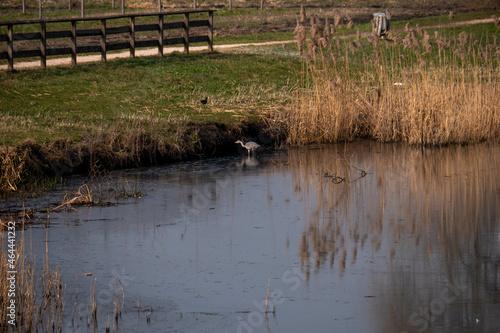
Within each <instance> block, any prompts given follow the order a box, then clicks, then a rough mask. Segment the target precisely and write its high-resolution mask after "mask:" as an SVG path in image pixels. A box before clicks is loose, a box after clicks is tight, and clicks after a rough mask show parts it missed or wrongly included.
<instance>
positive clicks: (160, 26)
mask: <svg viewBox="0 0 500 333" xmlns="http://www.w3.org/2000/svg"><path fill="white" fill-rule="evenodd" d="M158 55H159V56H160V57H163V15H158Z"/></svg>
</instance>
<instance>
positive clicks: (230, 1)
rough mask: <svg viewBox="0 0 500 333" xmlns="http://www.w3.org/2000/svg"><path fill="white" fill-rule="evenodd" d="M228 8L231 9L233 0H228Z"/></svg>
mask: <svg viewBox="0 0 500 333" xmlns="http://www.w3.org/2000/svg"><path fill="white" fill-rule="evenodd" d="M229 10H233V0H229Z"/></svg>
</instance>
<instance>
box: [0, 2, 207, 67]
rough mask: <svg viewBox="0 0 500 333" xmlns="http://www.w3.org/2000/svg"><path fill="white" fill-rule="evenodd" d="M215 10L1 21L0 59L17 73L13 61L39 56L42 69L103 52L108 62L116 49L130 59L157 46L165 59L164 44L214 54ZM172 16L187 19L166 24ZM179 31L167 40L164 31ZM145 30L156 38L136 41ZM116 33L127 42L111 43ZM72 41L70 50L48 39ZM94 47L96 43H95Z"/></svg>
mask: <svg viewBox="0 0 500 333" xmlns="http://www.w3.org/2000/svg"><path fill="white" fill-rule="evenodd" d="M214 12H215V9H200V10H190V11H182V12H159V13H149V14H128V15H110V16H102V17H85V18H69V19H53V20H32V21H19V22H0V27H2V26H6V27H7V34H0V46H1V45H2V43H5V42H6V43H7V51H3V52H0V59H7V60H8V68H9V70H14V59H18V58H32V57H40V65H41V67H42V68H45V67H46V66H47V57H48V56H59V55H71V64H72V65H73V66H76V60H77V55H78V54H82V53H95V52H100V53H101V60H102V61H106V53H107V52H108V51H116V50H127V49H128V50H130V57H134V56H135V50H136V48H138V47H158V55H160V56H163V47H164V46H165V45H176V44H184V52H185V53H189V43H196V42H208V50H209V51H210V52H212V51H213V26H214V25H213V20H214ZM198 13H208V19H207V20H190V19H189V17H190V16H189V15H190V14H198ZM169 15H183V16H184V20H183V21H179V22H164V17H165V16H169ZM139 17H157V19H158V20H157V23H154V24H136V23H135V21H136V18H139ZM120 19H122V20H123V19H128V20H129V24H128V25H125V26H112V27H109V24H108V22H110V21H113V20H120ZM86 21H98V22H99V24H100V28H98V29H95V28H94V29H88V28H87V29H77V23H78V22H86ZM64 22H66V23H71V28H70V29H69V30H60V31H48V30H47V26H48V25H50V24H54V23H64ZM27 24H31V25H33V24H34V25H39V31H40V32H30V33H15V32H14V27H16V26H19V25H27ZM194 27H208V31H207V34H206V35H196V36H191V35H190V34H189V29H190V28H194ZM172 29H180V30H181V31H182V33H181V37H177V38H165V34H164V32H165V30H172ZM142 31H154V32H156V34H155V36H152V37H150V38H147V39H142V40H136V33H137V32H142ZM116 34H122V35H123V34H127V35H128V38H126V39H128V41H125V42H123V41H120V42H114V43H110V42H107V37H108V36H110V35H116ZM78 37H98V38H100V43H99V44H98V45H92V43H88V44H87V45H80V44H79V43H78V42H77V40H78ZM55 38H69V39H70V47H52V48H51V47H47V40H48V39H55ZM33 40H35V41H36V40H39V41H40V45H39V47H36V48H33V46H31V47H32V48H28V49H23V50H16V45H15V44H17V43H16V42H19V41H33ZM94 44H95V43H94Z"/></svg>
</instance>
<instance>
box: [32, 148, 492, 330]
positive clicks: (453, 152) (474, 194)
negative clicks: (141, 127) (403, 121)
mask: <svg viewBox="0 0 500 333" xmlns="http://www.w3.org/2000/svg"><path fill="white" fill-rule="evenodd" d="M499 166H500V146H499V145H497V144H480V145H471V146H452V147H446V148H438V149H423V150H421V149H420V148H415V147H408V146H406V145H401V144H379V143H374V142H358V143H351V144H340V145H318V146H308V147H305V148H297V149H290V150H288V151H286V152H278V153H260V154H258V155H257V157H256V158H249V157H248V156H246V154H245V155H242V156H233V157H228V158H221V159H213V160H205V161H198V162H189V163H181V164H175V165H169V166H164V167H155V168H145V169H137V170H126V171H122V172H119V173H112V174H111V175H109V178H108V179H113V181H108V182H107V183H106V185H105V186H102V187H101V191H103V192H105V193H109V191H110V188H111V187H113V186H114V185H113V184H115V183H114V182H116V184H118V183H122V184H123V183H124V184H127V186H128V188H133V189H140V191H141V193H142V196H141V197H137V198H129V199H120V200H119V204H116V205H106V206H93V207H77V208H76V210H74V211H71V212H68V211H62V212H59V213H55V212H52V213H50V224H51V226H50V228H48V229H45V228H32V229H31V230H29V231H28V235H29V237H30V238H31V243H32V246H33V247H34V248H35V250H36V253H38V254H37V259H38V261H40V262H41V261H42V260H43V254H44V253H45V246H46V243H45V240H46V237H47V239H48V243H47V244H48V253H49V262H50V264H51V265H59V266H60V269H61V275H62V277H63V282H64V284H65V285H66V293H65V305H66V306H65V318H64V329H63V331H64V332H87V331H96V330H97V331H104V327H105V324H106V321H107V318H108V316H109V317H110V318H111V319H110V322H111V331H113V330H114V331H117V332H120V331H121V332H146V331H151V332H307V331H312V332H332V331H333V332H424V331H425V332H499V327H500V223H499V222H500V215H499V213H500V211H499V209H500V168H499ZM82 181H83V179H81V178H78V177H76V178H74V179H72V180H71V181H68V185H67V187H68V189H69V188H70V187H71V186H74V188H73V189H72V190H74V189H76V188H78V186H80V185H81V183H82ZM60 199H61V198H59V200H60ZM85 273H91V274H92V275H90V276H85V275H84V274H85ZM87 275H88V274H87ZM91 283H95V294H96V301H97V304H98V313H99V324H98V327H97V328H95V327H94V326H93V325H88V324H87V321H88V316H89V314H88V311H89V310H88V308H89V306H90V292H89V290H90V285H91ZM122 287H123V291H124V293H123V295H124V303H123V310H122V316H121V318H119V320H118V321H117V322H115V321H114V320H113V319H112V317H113V308H114V305H113V302H114V300H115V298H118V299H119V300H120V302H121V301H122V297H123V295H122ZM115 295H117V296H115ZM266 299H267V313H266V310H265V308H266ZM273 310H274V311H273ZM73 314H74V319H73V320H72V317H73Z"/></svg>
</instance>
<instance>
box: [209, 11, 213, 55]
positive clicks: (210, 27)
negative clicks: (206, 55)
mask: <svg viewBox="0 0 500 333" xmlns="http://www.w3.org/2000/svg"><path fill="white" fill-rule="evenodd" d="M208 51H209V52H214V12H213V11H209V12H208Z"/></svg>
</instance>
